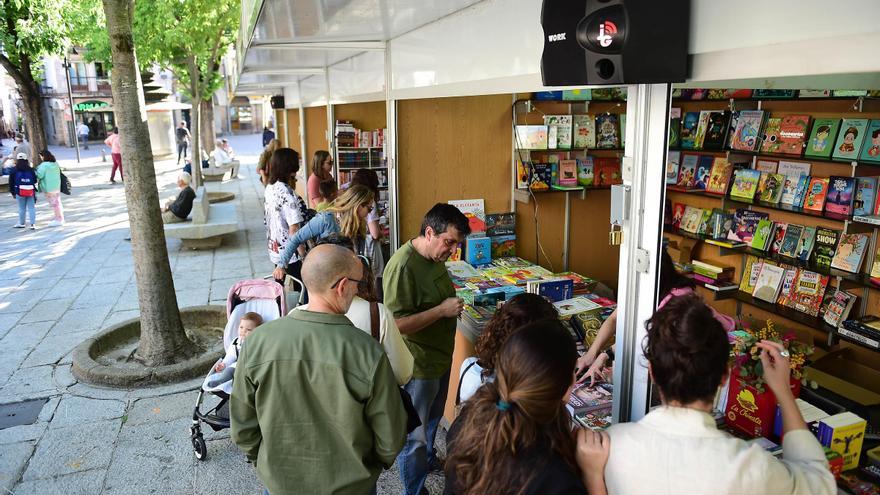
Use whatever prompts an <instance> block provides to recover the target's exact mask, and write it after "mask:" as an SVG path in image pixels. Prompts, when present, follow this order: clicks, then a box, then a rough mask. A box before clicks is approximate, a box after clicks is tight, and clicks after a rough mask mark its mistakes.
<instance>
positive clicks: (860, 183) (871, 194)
mask: <svg viewBox="0 0 880 495" xmlns="http://www.w3.org/2000/svg"><path fill="white" fill-rule="evenodd" d="M876 199H877V178H876V177H859V178H857V179H856V197H855V199H853V215H855V216H870V215H872V214H873V213H874V203H875V201H876Z"/></svg>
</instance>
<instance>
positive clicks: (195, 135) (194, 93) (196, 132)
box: [105, 0, 206, 186]
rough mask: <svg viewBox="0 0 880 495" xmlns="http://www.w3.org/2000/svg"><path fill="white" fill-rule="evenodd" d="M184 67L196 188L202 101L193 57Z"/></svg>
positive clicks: (199, 165)
mask: <svg viewBox="0 0 880 495" xmlns="http://www.w3.org/2000/svg"><path fill="white" fill-rule="evenodd" d="M105 1H106V0H105ZM186 66H187V69H188V70H189V80H190V87H189V89H190V99H191V100H192V102H193V106H192V109H191V110H190V120H191V122H192V129H190V134H192V139H193V148H192V157H193V167H192V169H193V181H194V182H195V184H196V186H200V185H202V148H203V147H205V146H206V143H203V142H202V139H201V137H202V136H201V130H202V126H201V125H200V124H201V120H202V118H201V115H202V112H201V107H202V105H201V104H200V102H201V101H202V93H201V91H199V84H198V67H197V66H196V60H195V57H194V56H193V55H190V56H189V57H187V61H186Z"/></svg>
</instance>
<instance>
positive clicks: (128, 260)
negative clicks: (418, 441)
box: [0, 134, 443, 495]
mask: <svg viewBox="0 0 880 495" xmlns="http://www.w3.org/2000/svg"><path fill="white" fill-rule="evenodd" d="M230 142H231V144H232V146H233V147H234V148H235V149H236V150H237V153H238V155H239V157H240V159H241V161H242V164H243V166H242V171H241V176H242V178H240V179H237V180H232V181H225V182H223V183H222V184H216V183H212V184H209V186H208V187H209V188H210V189H211V190H222V191H229V192H234V193H235V195H236V198H235V200H234V201H235V202H236V204H237V205H238V212H239V218H238V220H239V227H240V228H239V231H238V232H236V233H234V234H230V235H227V236H226V237H225V238H224V240H223V245H222V246H221V247H220V248H217V249H214V250H207V251H187V250H182V249H181V245H180V241H178V240H176V239H169V240H168V251H169V257H170V262H171V268H172V271H173V275H174V285H175V290H176V292H177V300H178V303H179V305H180V307H182V308H183V307H188V306H196V305H204V304H219V305H223V304H225V300H226V294H227V291H228V290H229V287H230V285H232V283H234V282H236V281H238V280H241V279H245V278H254V277H262V276H263V275H266V274H268V273H270V272H271V269H272V265H271V263H270V262H269V260H268V256H267V255H266V250H265V228H264V226H263V207H262V191H263V188H262V186H261V185H260V183H259V178H258V177H257V175H256V173H255V171H254V164H255V163H256V159H257V155H258V153H259V151H260V136H259V135H258V134H254V135H246V136H233V137H231V138H230ZM4 144H7V145H8V144H9V141H7V142H5V143H4ZM52 151H53V153H55V154H56V156H57V157H58V159H59V162H60V163H61V165H62V167H63V168H64V169H65V174H66V175H67V176H68V177H69V178H70V180H71V181H72V183H73V194H72V195H71V196H65V197H64V198H63V202H64V209H65V216H66V220H67V224H66V225H65V226H63V227H48V226H47V225H46V224H47V222H48V221H49V220H51V218H52V213H51V208H50V207H49V205H48V203H47V202H46V201H45V200H43V199H40V200H39V202H38V204H37V227H38V228H37V230H36V231H31V230H22V229H14V228H12V225H13V224H15V223H16V222H17V220H18V217H17V215H18V209H17V206H16V204H15V203H14V200H13V198H12V197H11V195H10V194H8V193H2V194H0V348H2V349H3V350H4V356H3V358H2V359H0V405H4V404H13V403H18V402H21V401H25V400H28V399H47V402H46V403H45V405H44V406H42V410H41V411H40V413H39V416H38V418H37V420H36V421H35V422H33V423H32V424H27V425H20V426H13V427H9V428H5V429H0V493H14V494H17V495H25V494H46V493H65V494H79V493H82V494H95V493H108V494H110V493H174V494H190V493H192V494H203V493H204V494H208V493H221V492H222V493H236V494H238V493H242V494H243V493H254V494H257V493H261V491H262V486H261V484H260V482H259V480H258V479H257V477H256V474H255V473H254V470H253V468H252V467H251V466H250V465H249V464H246V463H245V459H244V456H243V455H242V454H241V453H240V452H239V451H238V449H237V448H236V447H235V445H234V444H233V443H232V442H231V440H230V439H229V432H228V430H221V431H219V432H212V431H210V428H208V429H207V431H205V436H206V439H207V441H208V459H207V460H206V461H204V462H201V461H198V460H196V459H195V457H194V456H193V452H192V448H191V445H190V442H189V432H188V428H189V425H190V422H191V417H192V409H193V406H194V403H195V399H196V395H197V392H196V390H197V389H198V387H199V385H200V383H201V379H198V380H192V381H189V382H186V383H180V384H175V385H170V386H165V387H157V388H140V389H133V390H118V389H107V388H100V387H94V386H90V385H86V384H83V383H78V382H77V380H76V379H75V378H74V377H73V375H72V374H71V372H70V363H71V351H72V350H73V348H74V347H76V345H77V344H79V343H80V342H82V341H83V340H85V339H86V338H88V337H89V336H91V335H93V334H95V333H96V332H98V331H99V330H100V329H102V328H106V327H107V326H109V325H111V324H114V323H117V322H120V321H123V320H127V319H130V318H136V317H137V316H138V314H139V312H138V302H137V289H136V286H135V281H134V276H133V270H132V257H131V243H130V242H128V241H125V237H127V236H128V216H127V210H126V206H125V194H124V190H123V186H122V184H121V183H117V184H110V183H109V174H110V168H111V164H110V161H109V154H108V155H107V157H106V160H107V161H106V162H105V161H102V159H101V147H99V146H96V145H92V146H90V149H89V150H87V151H86V150H83V153H82V161H81V162H80V163H77V161H76V159H75V153H74V150H73V149H70V148H60V147H53V148H52ZM307 161H309V160H307ZM178 170H179V167H178V166H177V165H176V163H175V161H174V160H165V161H159V162H157V163H156V172H157V183H158V184H159V192H160V197H162V198H164V197H170V196H173V195H174V194H175V193H176V190H177V189H176V185H175V184H174V183H175V180H176V175H177V171H178ZM203 431H204V429H203ZM442 447H443V446H442V445H441V448H442ZM442 486H443V485H442V477H441V476H439V475H437V474H432V475H431V477H430V478H429V488H430V489H431V491H432V492H433V493H440V492H442ZM400 491H401V490H400V485H399V481H398V478H397V472H396V469H395V470H392V471H389V472H386V473H383V475H382V477H381V478H380V482H379V493H400Z"/></svg>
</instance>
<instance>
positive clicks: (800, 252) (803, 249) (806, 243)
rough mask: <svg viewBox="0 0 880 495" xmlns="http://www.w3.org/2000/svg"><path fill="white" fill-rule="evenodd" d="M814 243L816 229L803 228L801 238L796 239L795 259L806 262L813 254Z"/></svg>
mask: <svg viewBox="0 0 880 495" xmlns="http://www.w3.org/2000/svg"><path fill="white" fill-rule="evenodd" d="M815 242H816V227H804V231H803V232H801V237H800V239H798V247H797V259H799V260H801V261H804V262H807V261H810V255H811V254H813V246H814V245H815Z"/></svg>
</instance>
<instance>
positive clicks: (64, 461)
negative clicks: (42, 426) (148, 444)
mask: <svg viewBox="0 0 880 495" xmlns="http://www.w3.org/2000/svg"><path fill="white" fill-rule="evenodd" d="M120 423H121V422H120V420H110V421H98V422H93V423H88V424H82V425H77V426H72V427H68V428H58V429H51V428H50V429H49V430H48V431H47V432H46V434H45V435H44V436H43V438H42V439H41V440H40V443H39V445H38V446H37V451H36V452H35V453H34V456H33V458H32V459H31V461H30V463H29V464H28V467H27V470H26V471H25V472H24V475H23V476H22V480H23V481H28V480H35V479H45V478H52V477H54V476H60V475H65V474H70V473H75V472H80V471H87V470H89V469H97V468H106V467H107V466H109V465H110V460H111V457H112V455H113V445H114V444H115V443H116V437H117V435H118V433H119V426H120Z"/></svg>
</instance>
